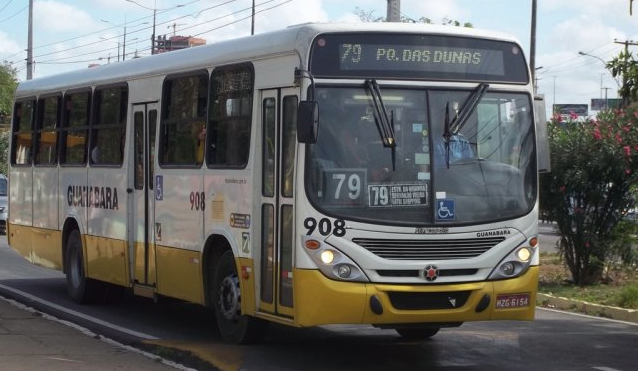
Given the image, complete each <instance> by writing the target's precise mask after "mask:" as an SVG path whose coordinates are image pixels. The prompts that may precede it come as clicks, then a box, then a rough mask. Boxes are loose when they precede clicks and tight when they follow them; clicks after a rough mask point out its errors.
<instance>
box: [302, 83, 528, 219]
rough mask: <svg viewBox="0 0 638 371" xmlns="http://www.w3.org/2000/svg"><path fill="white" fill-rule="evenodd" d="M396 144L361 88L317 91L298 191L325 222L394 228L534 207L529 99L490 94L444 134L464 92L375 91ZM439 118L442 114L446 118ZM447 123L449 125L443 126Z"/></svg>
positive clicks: (502, 215)
mask: <svg viewBox="0 0 638 371" xmlns="http://www.w3.org/2000/svg"><path fill="white" fill-rule="evenodd" d="M380 92H381V95H382V99H383V103H384V105H385V108H386V110H387V112H388V115H389V117H390V120H391V122H392V123H391V124H392V126H393V140H394V142H395V145H394V146H388V145H387V143H386V145H384V141H386V142H387V138H386V137H385V136H384V133H383V132H382V130H381V129H380V127H381V126H380V125H379V124H378V123H377V122H376V120H378V119H379V118H378V115H377V114H376V113H375V112H376V108H375V104H374V100H373V98H372V96H371V94H370V93H369V91H368V89H367V87H366V86H359V87H336V86H335V87H331V86H324V87H318V88H317V89H316V99H317V101H318V102H319V107H320V112H321V113H320V122H319V135H318V140H317V143H315V144H311V145H309V149H308V153H307V156H306V165H307V166H306V169H307V170H306V174H305V177H306V191H307V193H308V196H309V198H310V200H311V201H312V202H313V204H314V205H315V206H316V207H317V208H319V209H320V210H322V211H324V212H325V213H327V214H329V215H333V216H335V217H340V218H349V219H353V220H361V221H367V222H373V223H375V222H376V223H395V224H399V225H435V224H444V225H448V224H470V223H484V222H489V221H496V220H502V219H507V218H512V217H516V216H520V215H523V214H525V213H527V212H529V211H530V210H531V209H532V207H533V206H534V203H535V202H536V164H535V161H534V160H533V159H534V158H535V157H534V156H535V153H534V151H535V148H534V143H535V139H534V133H533V130H534V125H533V117H532V111H531V107H530V104H531V103H530V102H531V100H530V99H531V98H530V96H529V95H527V94H521V93H507V92H489V91H487V92H486V93H485V94H483V96H482V97H481V99H480V101H479V102H478V104H477V105H476V107H475V108H474V109H473V110H471V112H468V113H467V117H466V119H465V121H464V125H462V127H461V128H460V129H459V130H458V131H455V132H453V133H451V134H450V133H447V134H446V120H449V121H453V119H454V116H455V115H456V114H458V113H459V112H458V111H459V107H460V106H462V105H463V103H464V102H465V101H466V100H467V99H468V97H469V96H470V95H471V94H472V92H473V91H472V90H470V89H468V90H443V89H431V90H427V89H396V88H383V87H382V88H381V89H380ZM446 115H448V117H447V119H446ZM449 121H448V122H449Z"/></svg>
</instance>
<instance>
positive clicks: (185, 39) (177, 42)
mask: <svg viewBox="0 0 638 371" xmlns="http://www.w3.org/2000/svg"><path fill="white" fill-rule="evenodd" d="M200 45H206V40H204V39H200V38H198V37H192V36H171V37H169V38H167V37H166V35H164V36H159V37H158V38H157V39H156V40H155V52H156V53H164V52H171V51H173V50H180V49H186V48H191V47H193V46H200Z"/></svg>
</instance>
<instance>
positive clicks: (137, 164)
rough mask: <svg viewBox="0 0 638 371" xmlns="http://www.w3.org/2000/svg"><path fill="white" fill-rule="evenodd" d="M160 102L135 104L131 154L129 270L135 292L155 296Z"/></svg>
mask: <svg viewBox="0 0 638 371" xmlns="http://www.w3.org/2000/svg"><path fill="white" fill-rule="evenodd" d="M157 106H158V105H157V103H141V104H134V105H133V128H132V130H133V132H132V136H131V137H132V141H133V145H132V155H131V156H130V157H129V158H130V160H129V177H130V178H131V179H130V180H129V187H131V186H132V188H129V193H130V194H129V202H130V205H131V207H130V208H129V210H131V212H129V214H128V219H129V220H128V231H129V232H128V235H129V262H130V266H129V272H131V281H132V283H133V292H134V293H135V294H137V295H141V296H146V297H154V296H155V292H156V287H157V281H156V269H155V228H154V225H153V223H152V221H153V220H155V219H154V207H153V205H154V202H155V192H154V187H153V179H154V177H153V172H154V162H153V158H154V155H155V133H156V130H157V129H156V128H157V117H158V113H157Z"/></svg>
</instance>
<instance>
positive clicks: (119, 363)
mask: <svg viewBox="0 0 638 371" xmlns="http://www.w3.org/2000/svg"><path fill="white" fill-rule="evenodd" d="M0 369H2V370H3V371H26V370H28V371H58V370H60V371H61V370H64V371H75V370H78V371H112V370H118V371H129V370H130V371H134V370H135V371H146V370H149V371H151V370H152V371H175V370H192V369H188V368H185V367H183V366H180V365H177V364H174V363H172V362H170V361H166V360H163V359H161V358H159V357H157V356H154V355H151V354H149V353H143V352H141V351H139V350H137V349H134V348H132V347H128V346H125V345H122V344H119V343H116V342H114V341H111V340H108V339H105V338H102V337H101V336H99V335H96V334H93V333H91V332H90V331H88V330H86V329H83V328H80V327H77V326H75V325H71V324H66V323H63V322H62V321H60V320H58V319H55V318H53V317H51V316H47V315H43V314H42V313H40V312H37V311H34V310H33V309H30V308H27V307H25V306H23V305H22V304H19V303H17V302H15V301H13V300H9V299H5V298H3V297H0Z"/></svg>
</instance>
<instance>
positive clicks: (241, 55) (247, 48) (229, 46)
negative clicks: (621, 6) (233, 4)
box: [16, 22, 518, 99]
mask: <svg viewBox="0 0 638 371" xmlns="http://www.w3.org/2000/svg"><path fill="white" fill-rule="evenodd" d="M335 32H401V33H425V34H433V35H450V36H466V37H477V38H487V39H494V40H504V41H510V42H515V43H517V44H518V41H517V40H516V39H514V38H513V37H512V36H509V35H507V34H502V33H497V32H491V31H485V30H477V29H474V28H467V27H453V26H440V25H430V24H424V23H387V22H374V23H305V24H299V25H294V26H289V27H287V28H285V29H281V30H277V31H271V32H266V33H262V34H256V35H253V36H246V37H241V38H237V39H231V40H225V41H220V42H216V43H213V44H208V45H202V46H197V47H193V48H188V49H183V50H178V51H173V52H167V53H161V54H156V55H153V56H149V57H142V58H137V59H130V60H126V61H122V62H117V63H112V64H107V65H101V66H97V67H92V68H86V69H79V70H75V71H70V72H65V73H61V74H56V75H50V76H46V77H41V78H36V79H33V80H26V81H22V82H20V83H19V85H18V88H17V89H16V98H17V99H19V98H21V97H27V96H34V95H39V94H46V93H47V92H57V91H61V90H68V89H74V88H81V87H87V86H93V85H105V84H111V83H116V82H121V81H126V80H133V79H137V78H143V77H150V76H156V75H165V74H173V73H179V72H180V71H192V70H195V69H198V68H210V67H213V66H217V65H223V64H230V63H237V62H242V61H249V60H252V59H257V58H263V57H267V56H272V55H278V54H286V53H297V54H299V55H300V56H301V57H302V58H304V59H305V58H306V57H307V55H308V51H309V49H310V45H311V42H312V40H313V39H314V37H315V36H317V35H318V34H321V33H335Z"/></svg>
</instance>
